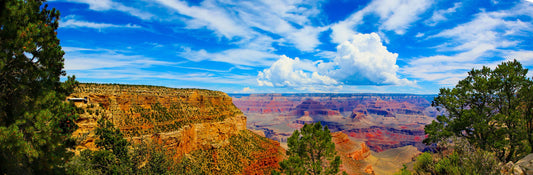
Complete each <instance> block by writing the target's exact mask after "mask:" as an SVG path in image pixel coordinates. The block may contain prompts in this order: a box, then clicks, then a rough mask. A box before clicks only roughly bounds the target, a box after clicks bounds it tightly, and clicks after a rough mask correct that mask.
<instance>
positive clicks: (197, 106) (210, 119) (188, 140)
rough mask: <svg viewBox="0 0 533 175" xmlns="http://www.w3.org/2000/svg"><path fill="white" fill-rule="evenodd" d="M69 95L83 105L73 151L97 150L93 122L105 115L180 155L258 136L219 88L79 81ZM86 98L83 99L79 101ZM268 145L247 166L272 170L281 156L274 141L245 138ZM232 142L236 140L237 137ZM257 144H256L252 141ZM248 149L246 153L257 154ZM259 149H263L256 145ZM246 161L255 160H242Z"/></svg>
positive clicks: (135, 137) (136, 138) (134, 135)
mask: <svg viewBox="0 0 533 175" xmlns="http://www.w3.org/2000/svg"><path fill="white" fill-rule="evenodd" d="M68 99H70V100H72V101H74V103H75V104H76V105H77V106H78V107H79V109H80V110H82V112H81V113H82V114H80V115H79V119H78V121H77V122H76V123H77V124H78V126H79V128H78V130H76V131H75V132H74V134H73V137H75V138H76V139H77V143H78V145H77V146H76V150H75V152H79V151H81V150H84V149H91V150H95V149H98V148H97V147H96V146H95V144H94V141H95V139H96V138H95V132H94V130H95V128H96V127H97V121H98V120H99V119H101V118H106V119H107V120H110V121H111V122H113V123H114V125H115V126H116V127H117V128H119V129H120V130H121V132H122V133H123V134H124V136H125V138H126V139H128V140H130V141H132V142H136V143H139V142H141V141H147V142H151V141H154V140H156V141H157V143H161V144H163V146H164V147H165V148H167V149H169V150H172V151H174V152H175V153H176V155H175V156H177V157H180V156H183V155H185V154H189V153H192V152H198V151H202V150H217V149H225V148H226V147H227V146H228V145H229V144H230V138H240V137H241V136H242V135H243V133H246V134H244V135H246V136H247V137H260V136H258V135H256V134H253V133H252V132H249V131H247V129H246V116H244V115H243V113H242V112H241V111H240V110H239V109H238V108H237V107H235V105H233V103H232V99H231V97H229V96H228V95H227V94H225V93H223V92H218V91H210V90H201V89H174V88H166V87H157V86H137V85H101V84H80V86H79V87H78V88H76V89H75V91H74V93H72V94H71V95H70V96H69V97H68ZM83 99H85V100H83ZM250 140H256V141H258V142H261V143H260V144H257V145H263V146H264V147H265V149H266V148H269V149H268V151H270V152H269V154H266V155H264V154H262V152H260V153H261V155H263V156H262V157H258V156H256V158H258V159H260V160H263V163H262V164H261V166H258V165H253V164H249V165H248V166H246V167H244V168H243V171H245V170H246V169H255V170H261V169H272V168H273V167H274V168H275V167H277V166H278V165H277V162H278V161H279V160H280V159H281V156H280V153H279V152H280V151H281V147H280V146H279V143H278V142H274V141H268V140H261V139H250ZM237 142H240V141H239V140H237ZM254 144H256V143H254ZM254 151H259V150H251V152H250V154H256V153H254ZM261 151H264V150H261ZM247 161H248V162H253V161H259V160H247Z"/></svg>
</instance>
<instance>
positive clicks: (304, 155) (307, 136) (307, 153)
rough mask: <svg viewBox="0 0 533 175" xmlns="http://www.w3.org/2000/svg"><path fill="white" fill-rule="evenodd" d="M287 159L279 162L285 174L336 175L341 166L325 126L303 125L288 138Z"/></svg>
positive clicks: (317, 124) (316, 124)
mask: <svg viewBox="0 0 533 175" xmlns="http://www.w3.org/2000/svg"><path fill="white" fill-rule="evenodd" d="M287 144H288V146H289V150H287V155H288V156H289V158H288V159H286V160H284V161H282V162H280V166H281V170H282V172H283V173H285V174H314V175H316V174H336V173H338V172H339V165H340V164H341V160H340V157H339V156H337V155H336V151H335V144H334V143H333V142H331V135H330V132H329V129H328V127H327V126H325V127H322V125H321V124H320V123H315V124H309V125H308V124H305V125H304V126H303V128H302V129H301V130H300V131H298V130H296V131H294V133H293V134H292V135H291V137H289V138H288V140H287Z"/></svg>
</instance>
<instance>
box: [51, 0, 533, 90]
mask: <svg viewBox="0 0 533 175" xmlns="http://www.w3.org/2000/svg"><path fill="white" fill-rule="evenodd" d="M47 3H48V4H49V6H50V7H54V8H56V9H58V10H59V11H60V12H61V19H60V25H59V26H60V27H59V29H58V37H59V39H60V40H61V46H62V47H63V50H64V51H65V55H64V58H65V70H66V72H67V74H68V75H75V76H76V79H77V80H78V81H80V82H94V83H122V84H144V85H158V86H167V87H175V88H201V89H211V90H219V91H223V92H226V93H313V92H328V93H411V94H437V93H438V92H439V89H440V88H451V87H454V86H455V84H456V83H457V82H458V81H459V80H461V79H463V78H465V77H466V76H467V75H468V74H467V72H468V71H470V70H472V69H473V68H476V69H479V68H482V67H483V66H488V67H491V68H495V67H496V66H497V65H498V64H500V63H501V62H503V61H509V60H513V59H516V60H518V61H520V62H521V63H522V65H523V66H524V67H525V68H528V69H532V68H533V0H520V1H506V0H465V1H444V0H250V1H247V0H191V1H182V0H138V1H134V0H122V1H119V0H52V1H48V2H47ZM532 72H533V71H532ZM528 76H529V77H532V76H533V73H531V72H530V73H528Z"/></svg>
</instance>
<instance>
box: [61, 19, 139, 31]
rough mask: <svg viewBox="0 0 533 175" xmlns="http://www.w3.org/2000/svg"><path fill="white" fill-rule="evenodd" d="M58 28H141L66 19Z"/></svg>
mask: <svg viewBox="0 0 533 175" xmlns="http://www.w3.org/2000/svg"><path fill="white" fill-rule="evenodd" d="M60 26H61V27H62V28H93V29H99V30H102V29H106V28H134V29H138V28H141V26H138V25H135V24H125V25H117V24H108V23H96V22H89V21H83V20H77V19H67V20H66V21H64V22H61V23H60Z"/></svg>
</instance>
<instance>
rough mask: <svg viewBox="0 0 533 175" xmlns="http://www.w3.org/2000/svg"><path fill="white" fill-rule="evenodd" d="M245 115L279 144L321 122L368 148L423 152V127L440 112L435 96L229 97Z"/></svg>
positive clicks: (313, 95) (377, 150)
mask: <svg viewBox="0 0 533 175" xmlns="http://www.w3.org/2000/svg"><path fill="white" fill-rule="evenodd" d="M229 95H230V96H231V97H232V98H233V103H234V104H235V105H236V106H237V107H238V108H239V109H240V110H241V111H242V112H243V113H244V114H245V115H246V116H247V117H248V122H247V124H246V125H247V128H249V129H253V130H257V131H262V132H263V133H264V135H265V136H266V137H268V138H271V139H273V140H276V141H279V142H281V144H282V145H283V146H285V147H286V143H285V142H286V140H287V138H288V137H289V136H290V135H291V134H292V132H293V131H294V130H296V129H299V128H301V127H302V126H303V124H305V123H313V122H321V123H322V124H323V125H326V126H328V128H329V129H330V130H331V131H332V132H337V131H340V132H342V133H344V134H346V135H348V136H349V137H350V138H351V139H353V140H355V141H357V142H363V143H365V145H366V146H368V147H369V149H370V150H372V151H375V152H383V151H387V150H389V149H393V148H400V147H404V146H408V145H409V146H413V147H415V148H417V149H418V150H419V151H424V150H425V149H426V148H427V146H426V145H425V144H423V143H422V140H423V139H424V138H425V133H424V126H425V125H426V124H429V123H431V121H433V120H434V119H435V117H436V116H437V115H440V114H442V112H440V111H438V110H436V109H435V108H434V107H431V101H432V100H433V98H434V97H435V95H413V94H340V93H339V94H328V93H315V94H229Z"/></svg>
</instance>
